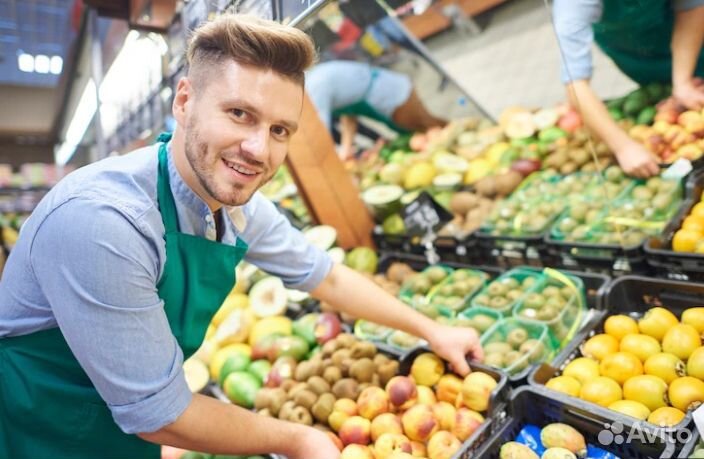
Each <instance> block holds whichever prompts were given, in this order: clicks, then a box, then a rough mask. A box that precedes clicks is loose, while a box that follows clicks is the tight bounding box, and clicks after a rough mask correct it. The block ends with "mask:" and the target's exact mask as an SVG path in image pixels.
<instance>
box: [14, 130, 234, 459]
mask: <svg viewBox="0 0 704 459" xmlns="http://www.w3.org/2000/svg"><path fill="white" fill-rule="evenodd" d="M168 139H169V136H168V135H167V136H164V135H163V134H162V136H160V137H159V141H162V142H166V141H168ZM167 154H168V153H167V150H166V144H165V143H162V144H161V145H160V147H159V170H158V181H157V197H158V201H159V209H160V211H161V218H162V221H163V223H164V227H165V229H166V232H165V235H164V239H165V241H166V254H167V257H166V263H165V265H164V272H163V274H162V276H161V280H160V281H159V283H158V284H157V288H158V292H159V297H160V298H161V299H162V300H163V301H164V311H165V312H166V316H167V318H168V321H169V325H170V326H171V331H172V333H173V334H174V336H175V337H176V340H177V341H178V343H179V345H180V346H181V349H182V350H183V353H184V357H185V358H188V357H189V356H190V355H192V354H193V353H194V352H195V351H196V350H197V349H198V347H199V346H200V344H201V343H202V342H203V338H204V336H205V331H206V328H207V327H208V323H209V322H210V319H211V317H212V316H213V314H215V311H216V310H217V309H218V308H219V307H220V305H221V304H222V302H223V300H224V299H225V297H226V296H227V295H228V293H229V292H230V290H231V289H232V287H233V285H234V283H235V266H236V265H237V264H238V263H239V262H240V261H241V260H242V258H243V257H244V255H245V253H246V251H247V245H246V244H245V243H244V242H243V241H241V240H239V239H238V240H237V244H236V245H235V246H230V245H225V244H221V243H218V242H215V241H210V240H208V239H204V238H200V237H196V236H191V235H188V234H183V233H181V232H179V225H178V216H177V213H176V205H175V203H174V198H173V195H172V194H171V188H170V185H169V171H168V165H167ZM135 346H139V343H135ZM160 456H161V447H160V446H159V445H156V444H153V443H149V442H146V441H144V440H142V439H141V438H139V437H138V436H136V435H128V434H125V433H123V432H122V431H121V430H120V428H119V427H118V426H117V424H115V421H114V420H113V418H112V415H111V413H110V410H109V409H108V406H107V405H106V403H105V402H104V401H103V400H102V399H101V397H100V395H99V394H98V392H97V390H96V389H95V387H94V386H93V384H92V383H91V381H90V379H89V378H88V376H87V375H86V373H85V372H84V371H83V369H82V368H81V366H80V365H79V363H78V361H77V360H76V358H75V357H74V355H73V353H72V352H71V349H70V348H69V346H68V345H67V343H66V341H65V340H64V337H63V334H62V333H61V330H60V329H59V328H52V329H49V330H43V331H39V332H35V333H31V334H29V335H23V336H18V337H11V338H4V339H0V458H8V459H10V458H11V459H25V458H27V459H49V458H51V459H61V458H65V459H103V458H115V459H159V457H160Z"/></svg>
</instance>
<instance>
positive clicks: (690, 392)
mask: <svg viewBox="0 0 704 459" xmlns="http://www.w3.org/2000/svg"><path fill="white" fill-rule="evenodd" d="M667 396H668V397H669V400H670V404H671V405H672V406H674V407H675V408H677V409H678V410H681V411H685V412H686V411H687V410H693V409H696V408H698V407H699V405H701V404H702V402H704V381H702V380H701V379H697V378H694V377H692V376H683V377H681V378H677V379H675V380H674V381H672V384H670V388H669V389H668V391H667Z"/></svg>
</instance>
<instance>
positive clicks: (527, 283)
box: [521, 276, 536, 291]
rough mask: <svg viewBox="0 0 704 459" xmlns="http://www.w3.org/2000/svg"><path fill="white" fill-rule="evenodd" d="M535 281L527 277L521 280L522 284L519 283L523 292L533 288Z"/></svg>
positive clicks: (531, 277) (533, 278)
mask: <svg viewBox="0 0 704 459" xmlns="http://www.w3.org/2000/svg"><path fill="white" fill-rule="evenodd" d="M535 282H536V279H535V277H533V276H528V277H526V278H525V279H523V282H521V289H523V291H526V290H528V289H529V288H531V287H533V285H535Z"/></svg>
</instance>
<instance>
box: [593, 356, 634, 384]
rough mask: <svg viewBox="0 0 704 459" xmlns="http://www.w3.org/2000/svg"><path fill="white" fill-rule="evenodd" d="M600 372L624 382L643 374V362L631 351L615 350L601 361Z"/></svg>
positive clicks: (621, 382)
mask: <svg viewBox="0 0 704 459" xmlns="http://www.w3.org/2000/svg"><path fill="white" fill-rule="evenodd" d="M599 373H600V374H601V376H606V377H607V378H611V379H613V380H614V381H616V382H617V383H619V384H623V383H625V382H626V381H627V380H629V379H630V378H632V377H634V376H638V375H642V374H643V364H642V363H641V361H640V360H639V359H638V357H636V356H635V355H633V354H631V353H630V352H615V353H613V354H610V355H608V356H606V358H604V360H602V361H601V364H599Z"/></svg>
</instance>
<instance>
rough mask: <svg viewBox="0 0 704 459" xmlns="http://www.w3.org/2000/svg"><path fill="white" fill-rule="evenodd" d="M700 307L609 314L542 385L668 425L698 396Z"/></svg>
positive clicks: (701, 380)
mask: <svg viewBox="0 0 704 459" xmlns="http://www.w3.org/2000/svg"><path fill="white" fill-rule="evenodd" d="M702 332H704V307H696V308H690V309H687V310H685V311H684V313H683V314H682V317H681V320H678V319H677V316H675V315H674V314H673V313H672V312H670V311H669V310H667V309H665V308H661V307H656V308H652V309H650V310H648V311H647V312H646V313H645V315H644V316H643V317H642V318H640V319H639V320H636V319H634V318H632V317H630V316H627V315H623V314H619V315H612V316H610V317H608V318H607V319H606V322H605V323H604V333H601V334H598V335H595V336H592V337H591V338H589V339H588V340H587V341H585V342H584V343H583V344H582V346H581V349H580V350H581V353H582V356H583V357H579V358H576V359H574V360H573V361H572V362H570V363H569V364H568V365H567V366H566V367H565V369H564V370H563V372H562V375H560V376H556V377H554V378H552V379H550V380H549V381H548V382H547V383H546V384H545V385H546V387H548V388H550V389H553V390H556V391H559V392H563V393H566V394H568V395H571V396H574V397H579V398H581V399H583V400H586V401H588V402H592V403H596V404H598V405H601V406H604V407H607V408H609V409H611V410H614V411H617V412H619V413H622V414H625V415H627V416H631V417H634V418H636V419H640V420H647V421H648V422H650V423H652V424H656V425H658V426H674V425H676V424H678V423H679V422H680V421H682V419H683V418H684V417H685V415H686V413H687V411H689V410H693V409H695V408H697V407H698V406H699V405H700V404H701V403H702V402H704V346H702V339H701V334H702Z"/></svg>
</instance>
